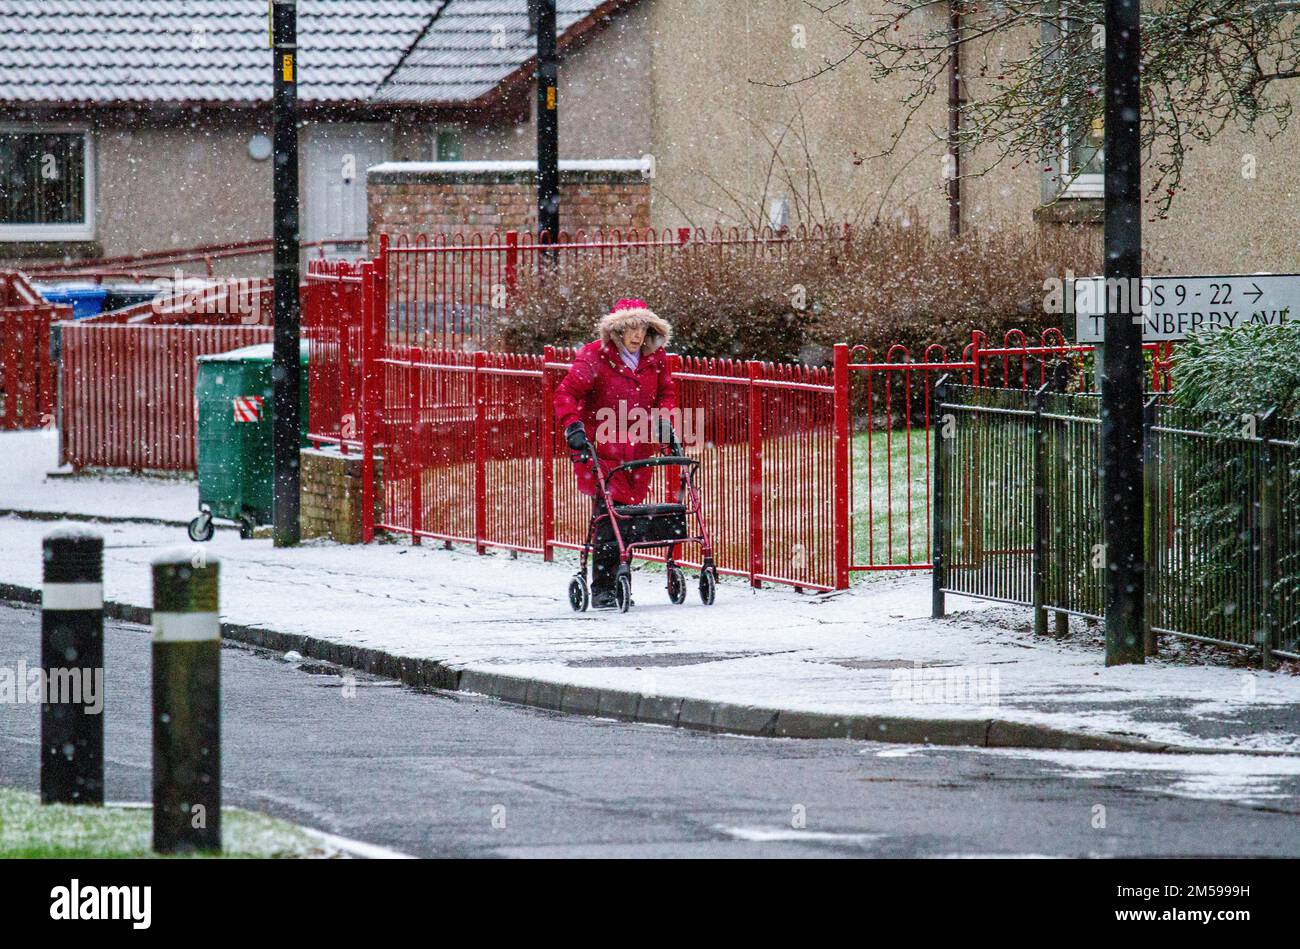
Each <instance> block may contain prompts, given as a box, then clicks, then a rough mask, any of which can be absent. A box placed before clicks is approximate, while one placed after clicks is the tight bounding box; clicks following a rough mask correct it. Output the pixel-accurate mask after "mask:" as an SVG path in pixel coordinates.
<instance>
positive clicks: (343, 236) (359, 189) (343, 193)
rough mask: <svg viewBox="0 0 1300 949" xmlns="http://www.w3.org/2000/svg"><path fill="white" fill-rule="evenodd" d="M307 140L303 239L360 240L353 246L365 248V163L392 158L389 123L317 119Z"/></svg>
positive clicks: (342, 241)
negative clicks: (340, 121)
mask: <svg viewBox="0 0 1300 949" xmlns="http://www.w3.org/2000/svg"><path fill="white" fill-rule="evenodd" d="M304 143H305V149H304V152H305V159H306V169H307V171H306V195H305V196H304V200H303V209H304V221H303V224H304V230H303V240H305V241H308V242H311V241H331V242H338V243H343V244H352V243H355V244H357V245H358V246H357V247H356V248H353V249H355V250H360V249H361V248H363V247H364V246H365V241H366V169H367V168H369V167H370V166H371V165H378V164H380V163H382V162H385V161H387V160H388V157H389V149H390V145H389V143H390V136H389V127H388V125H386V124H383V123H379V122H348V123H317V124H314V125H311V126H310V127H308V129H307V132H306V135H305V136H304ZM340 249H342V250H346V249H347V248H340Z"/></svg>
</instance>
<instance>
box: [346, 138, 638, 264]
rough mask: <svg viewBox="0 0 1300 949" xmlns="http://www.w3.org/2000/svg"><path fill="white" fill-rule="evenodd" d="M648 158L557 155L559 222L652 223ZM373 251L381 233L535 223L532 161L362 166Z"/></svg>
mask: <svg viewBox="0 0 1300 949" xmlns="http://www.w3.org/2000/svg"><path fill="white" fill-rule="evenodd" d="M650 172H651V168H650V164H649V162H647V161H643V160H641V159H603V160H581V161H561V162H560V229H561V230H564V231H568V232H569V233H573V232H574V231H578V230H583V231H587V232H589V233H590V232H592V231H599V230H610V229H612V228H623V229H626V228H630V227H635V228H645V227H649V226H650ZM367 196H368V202H369V236H370V252H371V255H372V256H373V255H375V254H377V253H378V252H379V235H380V234H390V235H394V236H396V235H399V234H410V235H415V234H451V233H458V234H464V235H481V236H482V237H484V238H485V239H486V238H487V236H488V235H490V234H494V233H499V232H502V231H512V230H514V231H535V230H536V228H537V163H536V162H532V161H448V162H388V163H386V164H383V165H376V166H375V167H373V168H371V169H370V170H369V171H368V173H367Z"/></svg>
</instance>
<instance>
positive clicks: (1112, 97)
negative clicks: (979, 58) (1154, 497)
mask: <svg viewBox="0 0 1300 949" xmlns="http://www.w3.org/2000/svg"><path fill="white" fill-rule="evenodd" d="M1140 17H1141V2H1140V0H1107V2H1106V23H1105V26H1106V34H1105V36H1106V107H1105V108H1106V111H1105V121H1106V142H1105V149H1106V228H1105V254H1106V268H1105V275H1106V281H1105V282H1106V293H1105V297H1106V311H1105V312H1106V334H1105V343H1104V344H1103V345H1102V347H1101V453H1102V497H1103V504H1102V510H1103V511H1104V512H1105V513H1104V515H1103V517H1104V532H1105V550H1104V553H1105V563H1104V569H1105V572H1106V574H1105V587H1104V589H1105V610H1104V612H1105V627H1106V665H1108V666H1111V665H1119V664H1123V663H1138V662H1142V661H1143V659H1144V655H1145V642H1144V640H1145V637H1144V623H1145V608H1144V606H1145V567H1146V565H1145V562H1144V549H1143V546H1144V545H1143V529H1144V517H1143V513H1144V512H1143V504H1144V490H1143V469H1142V440H1143V430H1142V403H1143V378H1144V373H1143V366H1142V301H1141V280H1142V153H1141V108H1142V104H1141V98H1140V95H1141V85H1142V79H1141V73H1140V66H1141V56H1142V52H1141V43H1140ZM1117 304H1122V305H1117Z"/></svg>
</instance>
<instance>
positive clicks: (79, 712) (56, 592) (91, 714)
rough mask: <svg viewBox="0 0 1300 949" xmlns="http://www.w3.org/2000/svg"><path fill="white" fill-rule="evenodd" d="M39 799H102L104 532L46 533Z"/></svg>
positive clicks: (65, 801)
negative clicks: (101, 533)
mask: <svg viewBox="0 0 1300 949" xmlns="http://www.w3.org/2000/svg"><path fill="white" fill-rule="evenodd" d="M43 553H44V556H45V566H44V571H43V579H44V583H43V585H42V587H41V677H42V687H41V803H42V804H103V803H104V538H103V537H101V536H100V535H99V534H96V533H95V532H94V531H90V530H84V529H80V528H67V529H63V530H57V531H54V532H53V533H51V534H48V535H47V536H46V537H45V542H44V544H43Z"/></svg>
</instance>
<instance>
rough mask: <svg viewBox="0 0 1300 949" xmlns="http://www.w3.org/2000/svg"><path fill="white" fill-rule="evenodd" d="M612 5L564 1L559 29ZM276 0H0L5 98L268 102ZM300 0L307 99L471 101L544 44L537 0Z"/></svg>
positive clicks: (302, 89)
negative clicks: (538, 33) (531, 28)
mask: <svg viewBox="0 0 1300 949" xmlns="http://www.w3.org/2000/svg"><path fill="white" fill-rule="evenodd" d="M609 5H610V4H609V3H608V2H605V3H602V2H601V0H559V8H560V16H559V29H560V30H561V31H563V30H566V29H568V28H569V27H571V26H573V25H574V24H576V23H579V22H580V21H582V20H584V18H586V17H588V16H589V15H590V14H591V13H593V12H595V11H597V10H598V8H600V7H602V6H609ZM615 5H617V4H615ZM267 9H268V5H267V2H266V0H187V2H185V3H176V2H174V0H0V104H15V103H24V104H74V103H75V104H98V103H115V104H120V103H139V104H142V105H143V104H147V103H199V104H238V105H248V104H254V103H264V102H269V101H270V98H271V52H270V49H269V48H268V42H267V37H268V24H267ZM298 10H299V14H298V17H299V21H298V43H299V47H300V54H299V71H300V75H299V82H300V84H299V96H300V98H301V99H302V101H303V102H305V103H309V104H310V103H317V104H321V103H331V102H351V103H371V104H378V105H385V104H395V103H401V102H410V103H426V104H432V103H453V104H454V103H466V102H469V101H472V100H473V99H475V98H478V97H479V96H481V95H484V94H486V93H488V92H490V91H492V90H493V89H494V88H495V87H496V86H497V85H498V84H499V83H501V82H502V81H503V80H504V79H506V78H507V77H508V76H510V75H512V74H513V73H515V72H517V71H518V70H519V69H520V68H521V67H522V66H523V65H524V64H525V63H526V62H527V61H528V60H529V59H531V58H532V56H533V54H534V53H535V51H536V40H535V38H534V37H533V36H530V35H529V34H528V32H527V29H528V12H527V11H528V0H300V2H299V4H298ZM408 54H409V55H408Z"/></svg>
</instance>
